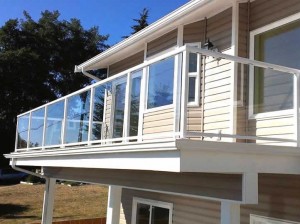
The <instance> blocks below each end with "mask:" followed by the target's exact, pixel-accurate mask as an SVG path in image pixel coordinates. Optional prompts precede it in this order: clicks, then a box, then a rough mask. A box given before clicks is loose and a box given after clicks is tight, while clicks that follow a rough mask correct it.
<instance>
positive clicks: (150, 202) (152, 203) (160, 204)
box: [131, 197, 173, 224]
mask: <svg viewBox="0 0 300 224" xmlns="http://www.w3.org/2000/svg"><path fill="white" fill-rule="evenodd" d="M137 203H141V204H145V205H150V206H151V207H152V206H155V207H160V208H165V209H168V210H169V224H172V222H173V220H172V218H173V203H169V202H163V201H156V200H151V199H145V198H139V197H133V199H132V214H131V215H132V216H131V224H136V214H137ZM150 214H151V213H150Z"/></svg>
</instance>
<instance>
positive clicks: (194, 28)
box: [183, 8, 232, 51]
mask: <svg viewBox="0 0 300 224" xmlns="http://www.w3.org/2000/svg"><path fill="white" fill-rule="evenodd" d="M231 13H232V10H231V8H229V9H226V10H224V11H223V12H221V13H219V14H217V15H215V16H212V17H211V18H208V19H207V34H206V37H207V38H209V39H210V41H211V42H212V43H213V44H214V45H215V47H217V48H218V49H219V50H220V51H223V50H225V49H228V48H230V46H231ZM205 29H206V28H205V20H199V21H197V22H194V23H191V24H187V25H185V26H184V30H183V42H184V43H195V42H201V43H202V44H203V43H204V42H205V41H206V40H205Z"/></svg>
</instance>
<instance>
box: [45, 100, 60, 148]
mask: <svg viewBox="0 0 300 224" xmlns="http://www.w3.org/2000/svg"><path fill="white" fill-rule="evenodd" d="M63 118H64V101H59V102H56V103H54V104H51V105H49V106H48V108H47V118H46V133H45V145H46V146H48V145H58V144H61V132H62V121H63Z"/></svg>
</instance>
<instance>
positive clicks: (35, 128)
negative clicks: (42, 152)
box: [29, 108, 45, 148]
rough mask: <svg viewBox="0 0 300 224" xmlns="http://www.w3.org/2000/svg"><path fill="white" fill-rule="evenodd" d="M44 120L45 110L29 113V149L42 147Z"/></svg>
mask: <svg viewBox="0 0 300 224" xmlns="http://www.w3.org/2000/svg"><path fill="white" fill-rule="evenodd" d="M44 118H45V108H41V109H38V110H35V111H33V112H31V120H30V133H29V136H30V137H29V148H34V147H41V146H42V145H43V130H44Z"/></svg>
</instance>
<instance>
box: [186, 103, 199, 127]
mask: <svg viewBox="0 0 300 224" xmlns="http://www.w3.org/2000/svg"><path fill="white" fill-rule="evenodd" d="M201 120H202V109H201V107H188V109H187V131H201V130H202V122H201Z"/></svg>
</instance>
